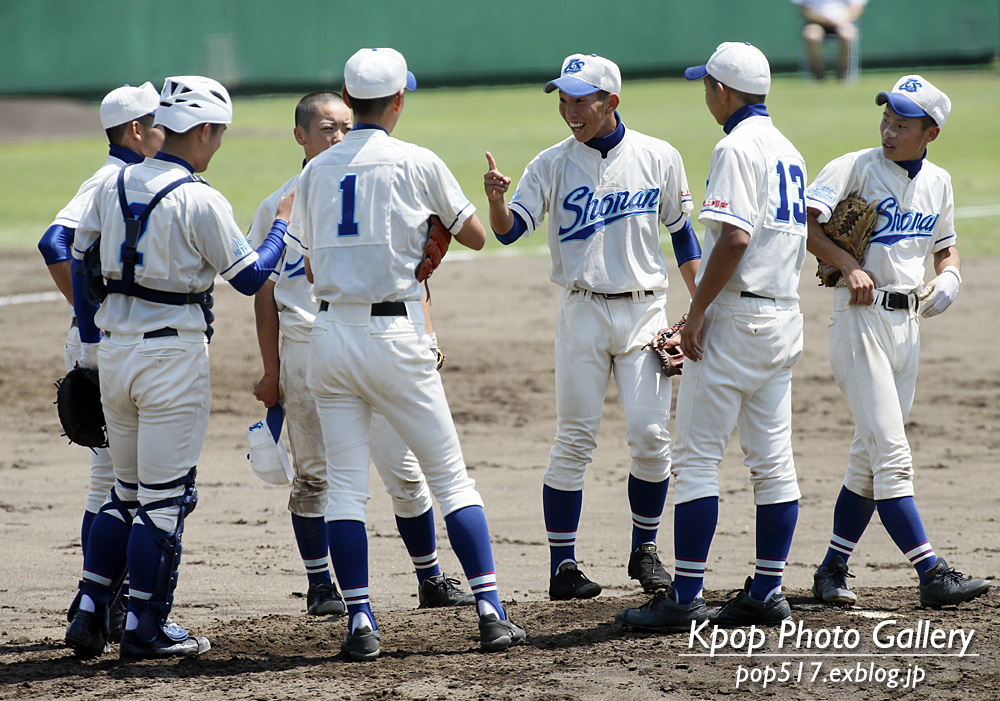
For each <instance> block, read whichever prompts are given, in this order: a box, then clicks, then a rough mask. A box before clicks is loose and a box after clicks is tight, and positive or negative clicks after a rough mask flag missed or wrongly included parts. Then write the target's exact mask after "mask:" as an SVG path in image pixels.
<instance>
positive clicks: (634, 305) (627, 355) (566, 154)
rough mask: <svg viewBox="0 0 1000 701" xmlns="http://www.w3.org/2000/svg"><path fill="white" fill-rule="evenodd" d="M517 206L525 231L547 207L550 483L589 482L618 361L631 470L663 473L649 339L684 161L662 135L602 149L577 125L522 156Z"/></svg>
mask: <svg viewBox="0 0 1000 701" xmlns="http://www.w3.org/2000/svg"><path fill="white" fill-rule="evenodd" d="M510 208H511V210H512V211H513V212H514V213H516V214H517V215H518V216H519V217H520V218H521V219H523V221H524V223H525V224H526V226H527V231H526V232H525V235H530V234H531V233H532V232H533V231H534V230H535V229H537V228H538V227H540V226H541V225H542V223H543V221H544V219H545V216H546V214H548V215H549V227H548V242H549V250H550V252H551V255H552V272H551V277H552V281H553V282H555V283H557V284H559V285H561V286H562V287H563V291H562V293H561V295H560V301H559V308H558V311H557V315H556V337H555V354H556V363H555V366H556V414H557V429H556V438H555V442H554V444H553V446H552V452H551V457H550V460H549V465H548V469H547V470H546V472H545V480H544V482H545V484H546V485H547V486H549V487H551V488H553V489H558V490H562V491H576V490H580V489H583V483H584V471H585V470H586V467H587V464H588V463H590V461H591V456H592V453H593V450H594V448H595V447H596V445H597V429H598V426H599V425H600V421H601V409H602V406H603V403H604V396H605V394H606V393H607V388H608V380H609V379H610V375H611V374H612V373H613V374H614V377H615V382H616V383H617V385H618V389H619V392H620V394H621V398H622V406H623V408H624V411H625V420H626V424H627V438H628V443H629V448H630V453H631V456H632V464H631V468H630V474H632V475H634V476H635V477H637V478H638V479H641V480H645V481H648V482H661V481H663V480H664V479H666V478H667V476H668V473H669V470H670V437H669V434H668V433H667V420H668V418H669V414H670V400H671V389H670V388H671V384H670V380H669V378H666V377H664V376H663V374H662V373H661V371H660V365H659V361H658V360H657V359H656V358H655V357H654V355H653V354H652V353H649V352H648V350H643V346H645V345H646V344H647V343H649V341H650V340H652V338H653V335H654V334H655V333H656V332H657V331H659V330H660V329H661V328H663V327H665V326H668V324H667V319H666V289H667V267H666V263H665V261H664V259H663V253H662V252H661V250H660V222H662V223H663V225H664V226H665V227H666V228H667V230H668V231H669V232H671V233H673V232H676V231H679V230H680V229H682V228H683V227H684V225H685V223H686V221H687V214H688V212H690V211H691V209H692V204H691V193H690V191H689V189H688V184H687V176H686V174H685V172H684V163H683V161H682V160H681V157H680V154H679V153H678V152H677V150H676V149H675V148H674V147H673V146H671V145H670V144H668V143H667V142H665V141H661V140H660V139H654V138H652V137H649V136H646V135H644V134H640V133H639V132H636V131H632V130H629V129H626V130H625V133H624V136H623V137H622V140H621V142H620V143H618V144H617V145H616V146H614V147H613V148H612V149H611V150H610V151H608V153H607V157H606V158H604V157H602V154H601V152H600V151H598V150H596V149H594V148H591V147H589V146H586V145H584V144H582V143H580V142H579V141H577V140H576V139H575V138H574V137H569V138H567V139H566V140H564V141H562V142H560V143H558V144H556V145H555V146H553V147H551V148H549V149H546V150H545V151H542V152H541V153H540V154H538V155H537V156H536V157H535V158H534V159H533V160H532V161H531V162H530V163H529V164H528V165H527V167H526V168H525V170H524V174H523V175H522V176H521V180H520V182H519V183H518V186H517V191H516V192H515V193H514V196H513V197H512V198H511V202H510Z"/></svg>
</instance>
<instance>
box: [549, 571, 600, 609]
mask: <svg viewBox="0 0 1000 701" xmlns="http://www.w3.org/2000/svg"><path fill="white" fill-rule="evenodd" d="M600 593H601V585H600V584H598V583H597V582H591V581H590V580H589V579H587V577H586V575H584V574H583V572H581V571H580V568H579V567H577V566H576V563H575V562H564V563H562V564H561V565H559V571H558V572H556V576H555V577H553V578H552V579H550V580H549V599H551V600H552V601H569V600H570V599H593V598H594V597H595V596H597V595H598V594H600Z"/></svg>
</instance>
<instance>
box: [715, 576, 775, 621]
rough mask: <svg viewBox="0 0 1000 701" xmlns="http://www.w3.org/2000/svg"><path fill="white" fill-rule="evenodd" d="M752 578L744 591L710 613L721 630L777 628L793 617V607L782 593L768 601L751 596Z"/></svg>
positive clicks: (772, 596)
mask: <svg viewBox="0 0 1000 701" xmlns="http://www.w3.org/2000/svg"><path fill="white" fill-rule="evenodd" d="M752 583H753V578H752V577H747V581H746V583H745V584H744V585H743V591H741V592H739V593H738V594H736V596H735V597H733V598H732V599H730V600H729V601H727V602H726V603H725V604H723V605H722V606H721V607H720V608H717V609H712V610H711V611H709V613H708V618H709V620H710V621H711V622H712V623H714V624H715V625H717V626H719V627H720V628H739V627H741V626H749V625H759V626H776V625H778V624H779V623H781V622H782V621H783V620H785V619H786V618H788V617H790V616H791V615H792V607H791V606H789V605H788V599H786V598H785V595H784V594H782V593H781V592H778V593H777V594H772V595H771V596H770V597H768V599H767V601H757V599H755V598H753V597H752V596H750V585H751V584H752Z"/></svg>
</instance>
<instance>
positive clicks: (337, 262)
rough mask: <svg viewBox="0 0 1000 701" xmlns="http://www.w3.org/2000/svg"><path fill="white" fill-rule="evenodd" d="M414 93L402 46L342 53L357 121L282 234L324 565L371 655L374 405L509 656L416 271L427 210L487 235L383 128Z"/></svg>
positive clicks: (356, 640) (462, 235) (451, 187)
mask: <svg viewBox="0 0 1000 701" xmlns="http://www.w3.org/2000/svg"><path fill="white" fill-rule="evenodd" d="M415 88H416V79H415V78H414V77H413V74H412V73H410V72H409V71H408V70H407V68H406V60H405V59H404V58H403V56H402V55H401V54H400V53H399V52H398V51H395V50H393V49H388V48H379V49H361V50H360V51H358V52H357V53H355V54H354V55H353V56H352V57H351V58H350V59H349V60H348V62H347V65H346V66H345V67H344V101H345V102H346V103H347V105H348V106H349V107H350V108H351V109H352V110H353V113H354V129H353V130H352V131H351V132H350V133H349V134H348V135H347V136H346V137H345V138H344V140H343V141H342V142H341V143H339V144H336V145H334V146H332V147H330V148H329V149H327V150H326V151H324V152H323V153H321V154H319V155H318V156H316V157H315V158H313V159H312V160H311V161H310V162H309V163H307V164H306V166H305V168H304V169H303V170H302V174H301V175H300V176H299V182H298V186H297V195H296V201H295V205H294V208H293V212H292V224H291V231H290V233H289V235H288V237H287V240H288V242H289V247H290V248H294V249H295V250H297V251H298V252H299V253H301V254H302V255H303V256H304V257H305V270H306V275H307V277H309V279H310V280H311V281H312V282H313V292H314V294H315V296H316V298H317V300H319V302H320V305H319V313H318V314H317V315H316V319H315V322H314V324H313V330H312V335H311V336H310V341H309V364H308V375H307V381H308V383H309V386H310V387H311V389H312V392H313V396H314V397H315V398H316V408H317V411H318V413H319V417H320V422H321V424H322V426H323V438H324V441H325V444H326V459H327V479H328V482H329V490H330V498H329V501H328V503H327V508H326V521H327V534H328V537H329V540H330V543H335V544H336V546H335V547H333V548H332V549H331V553H330V559H331V561H332V562H333V568H334V571H335V572H336V573H337V581H338V582H339V583H340V586H341V587H342V588H343V592H344V598H345V600H346V602H347V612H348V616H349V633H348V637H347V639H346V640H345V641H344V643H343V645H342V649H343V651H344V652H345V653H346V654H347V655H348V656H349V657H350V659H353V660H366V659H373V658H375V657H377V656H378V654H379V640H380V637H381V635H380V632H379V630H378V626H377V624H376V622H375V616H374V614H373V613H372V609H371V605H370V603H369V598H368V540H367V534H366V532H365V504H366V502H367V500H368V464H369V457H370V450H369V425H370V423H371V417H372V412H373V411H378V412H379V413H381V414H382V415H383V416H385V418H386V419H387V420H388V422H389V424H390V425H391V426H392V427H393V429H395V430H396V431H397V432H398V433H399V435H400V436H401V437H402V439H403V441H404V442H405V443H406V445H408V446H409V447H410V449H411V450H412V451H413V453H414V455H415V456H416V457H417V459H418V461H419V463H420V467H421V470H422V471H423V473H424V475H425V477H426V480H427V484H428V486H429V488H430V490H431V492H432V493H433V494H434V496H435V497H436V498H437V500H438V502H439V504H440V505H441V510H442V512H443V514H444V520H445V525H446V526H447V528H448V534H449V539H450V540H451V544H452V546H453V547H454V549H455V553H456V554H457V555H458V559H459V561H460V562H461V563H462V567H463V569H464V570H465V575H466V577H467V578H468V580H469V584H470V585H471V587H472V591H473V594H474V595H475V597H476V601H477V609H478V613H479V633H480V646H481V647H482V648H483V649H484V650H504V649H506V648H507V647H509V646H510V645H516V644H518V643H520V642H522V641H523V640H524V638H525V634H524V630H523V629H522V628H521V627H520V626H518V625H516V624H514V623H513V622H511V621H510V620H508V619H507V615H506V611H505V610H504V607H503V605H502V604H501V603H500V597H499V595H498V593H497V584H496V574H495V570H494V566H493V553H492V549H491V547H490V539H489V529H488V527H487V524H486V516H485V514H484V513H483V501H482V498H481V497H480V495H479V493H478V492H477V491H476V489H475V483H474V482H473V480H471V479H470V478H469V476H468V474H467V472H466V468H465V462H464V460H463V458H462V452H461V448H460V447H459V444H458V435H457V433H456V431H455V425H454V422H453V421H452V417H451V413H450V411H449V409H448V401H447V399H446V398H445V395H444V388H443V386H442V384H441V376H440V374H439V373H438V372H437V371H436V357H435V354H434V353H433V352H432V350H431V339H430V338H429V336H428V335H427V334H426V333H425V326H424V314H423V309H422V307H421V304H420V300H421V298H422V297H423V294H422V290H421V289H420V285H419V283H418V282H417V280H416V277H415V269H416V266H417V264H418V263H419V262H420V260H421V259H422V257H423V252H424V246H425V244H426V240H427V231H428V224H427V222H428V218H429V217H430V215H432V214H434V215H437V216H438V217H439V218H440V219H441V221H442V222H444V224H445V226H446V227H447V228H448V229H449V230H450V231H451V232H452V233H453V234H454V235H455V238H456V239H457V240H458V242H459V243H461V244H463V245H465V246H468V247H470V248H473V249H479V248H482V246H483V243H484V242H485V232H484V230H483V227H482V224H481V223H480V222H479V219H478V218H477V217H476V216H475V215H474V210H475V208H474V207H473V205H472V204H471V203H470V202H469V200H468V199H467V198H466V197H465V195H464V194H463V193H462V189H461V188H460V187H459V185H458V182H457V181H456V180H455V177H454V176H453V175H452V174H451V172H450V171H449V170H448V168H447V166H445V164H444V163H443V162H442V161H441V159H440V158H438V157H437V156H436V155H434V154H433V153H431V152H430V151H428V150H427V149H423V148H420V147H418V146H415V145H413V144H408V143H406V142H403V141H399V140H398V139H395V138H393V137H391V136H390V134H391V132H392V131H393V129H394V128H395V127H396V124H397V122H398V120H399V118H400V115H401V113H402V111H403V106H404V90H405V89H410V90H413V89H415ZM289 255H291V254H289ZM395 467H396V466H395V465H393V468H394V469H395ZM397 476H399V477H402V475H401V474H399V473H397Z"/></svg>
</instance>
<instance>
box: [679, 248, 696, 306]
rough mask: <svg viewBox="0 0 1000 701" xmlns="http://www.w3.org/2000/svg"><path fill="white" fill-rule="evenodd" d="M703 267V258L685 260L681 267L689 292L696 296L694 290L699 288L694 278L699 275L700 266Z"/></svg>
mask: <svg viewBox="0 0 1000 701" xmlns="http://www.w3.org/2000/svg"><path fill="white" fill-rule="evenodd" d="M700 267H701V258H694V259H692V260H689V261H687V262H685V263H684V264H683V265H682V266H681V267H680V271H681V277H682V278H683V279H684V284H685V285H686V286H687V290H688V294H689V295H691V297H692V298H693V297H694V291H695V289H696V288H697V285H695V282H694V279H695V278H696V277H698V268H700Z"/></svg>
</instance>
